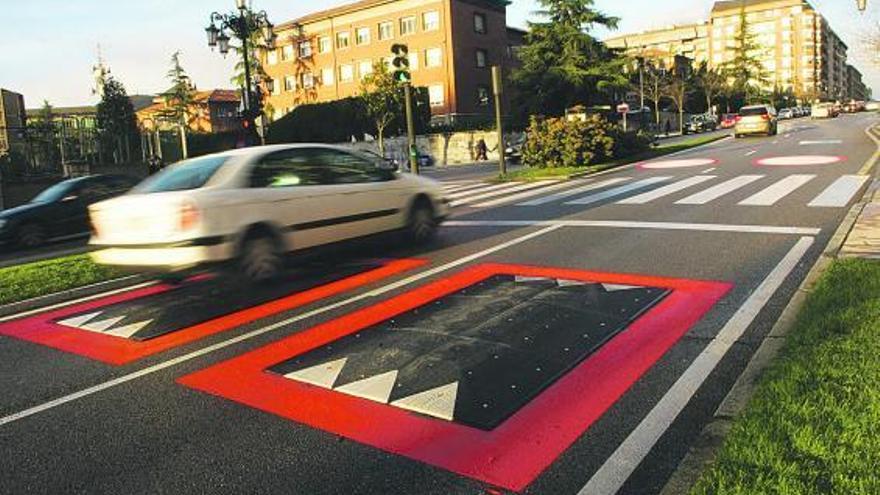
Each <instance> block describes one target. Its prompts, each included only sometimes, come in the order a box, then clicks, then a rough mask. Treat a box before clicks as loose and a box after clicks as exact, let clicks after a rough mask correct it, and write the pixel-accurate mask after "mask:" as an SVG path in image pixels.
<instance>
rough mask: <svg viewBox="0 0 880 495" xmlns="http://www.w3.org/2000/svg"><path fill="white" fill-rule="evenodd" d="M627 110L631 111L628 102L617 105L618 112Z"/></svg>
mask: <svg viewBox="0 0 880 495" xmlns="http://www.w3.org/2000/svg"><path fill="white" fill-rule="evenodd" d="M626 112H629V104H628V103H621V104H620V105H617V113H626Z"/></svg>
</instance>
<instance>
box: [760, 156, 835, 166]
mask: <svg viewBox="0 0 880 495" xmlns="http://www.w3.org/2000/svg"><path fill="white" fill-rule="evenodd" d="M844 160H846V158H845V157H842V156H833V155H796V156H776V157H773V158H762V159H760V160H756V161H755V164H756V165H764V166H766V167H799V166H810V165H830V164H832V163H839V162H842V161H844Z"/></svg>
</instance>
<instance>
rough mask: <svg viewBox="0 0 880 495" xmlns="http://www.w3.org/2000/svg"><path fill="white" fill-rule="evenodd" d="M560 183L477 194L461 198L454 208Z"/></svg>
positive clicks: (553, 182)
mask: <svg viewBox="0 0 880 495" xmlns="http://www.w3.org/2000/svg"><path fill="white" fill-rule="evenodd" d="M557 182H559V181H555V180H553V181H538V182H528V183H525V184H519V185H514V186H511V187H508V188H506V189H499V190H497V191H491V192H484V193H482V194H477V195H476V196H467V197H465V198H461V199H458V200H455V201H453V202H452V206H462V205H466V204H469V203H473V202H474V201H481V200H483V199H488V198H494V197H497V196H501V195H504V194H510V193H515V192H519V191H525V190H528V189H536V188H538V187H542V186H549V185H553V184H556V183H557Z"/></svg>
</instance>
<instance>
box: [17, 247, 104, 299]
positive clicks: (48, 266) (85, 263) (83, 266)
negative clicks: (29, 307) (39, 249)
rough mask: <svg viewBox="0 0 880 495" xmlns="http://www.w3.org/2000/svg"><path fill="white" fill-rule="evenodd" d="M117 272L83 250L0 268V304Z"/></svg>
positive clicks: (79, 284) (96, 279) (75, 285)
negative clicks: (50, 258) (97, 261)
mask: <svg viewBox="0 0 880 495" xmlns="http://www.w3.org/2000/svg"><path fill="white" fill-rule="evenodd" d="M119 276H121V274H120V273H118V272H117V271H115V270H112V269H109V268H106V267H103V266H99V265H96V264H95V263H93V262H92V260H91V259H90V258H89V257H88V255H85V254H78V255H74V256H66V257H63V258H56V259H52V260H47V261H38V262H35V263H26V264H23V265H16V266H10V267H6V268H0V304H9V303H13V302H17V301H23V300H25V299H30V298H32V297H38V296H43V295H46V294H51V293H53V292H58V291H62V290H67V289H72V288H74V287H81V286H83V285H89V284H93V283H96V282H102V281H104V280H109V279H111V278H116V277H119Z"/></svg>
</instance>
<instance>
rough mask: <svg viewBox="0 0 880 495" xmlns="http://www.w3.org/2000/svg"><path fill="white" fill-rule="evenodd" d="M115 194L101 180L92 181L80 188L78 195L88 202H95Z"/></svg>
mask: <svg viewBox="0 0 880 495" xmlns="http://www.w3.org/2000/svg"><path fill="white" fill-rule="evenodd" d="M112 195H113V192H112V190H111V189H110V188H109V187H108V186H107V184H104V183H102V182H100V181H91V182H87V183H85V184H83V185H82V186H81V187H80V188H79V193H78V196H79V198H80V199H81V200H82V201H83V202H85V203H86V204H91V203H95V202H97V201H101V200H102V199H107V198H109V197H110V196H112Z"/></svg>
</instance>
